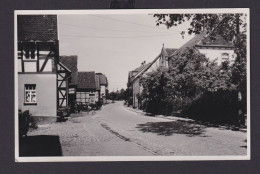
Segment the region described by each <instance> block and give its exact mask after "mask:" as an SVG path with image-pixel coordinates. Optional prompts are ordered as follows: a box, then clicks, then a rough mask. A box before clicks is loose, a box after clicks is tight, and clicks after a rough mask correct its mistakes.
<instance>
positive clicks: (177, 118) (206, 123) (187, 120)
mask: <svg viewBox="0 0 260 174" xmlns="http://www.w3.org/2000/svg"><path fill="white" fill-rule="evenodd" d="M123 107H124V108H126V109H128V110H129V111H132V112H135V113H137V114H140V115H142V116H152V117H156V118H164V119H168V120H173V121H185V122H190V123H195V124H199V125H206V126H208V127H217V128H220V129H227V130H235V129H236V127H235V126H232V125H228V124H226V125H220V124H213V123H209V122H203V121H197V120H194V119H190V118H182V117H176V116H172V115H171V116H168V115H154V114H151V113H147V112H144V111H142V110H140V109H138V108H135V109H134V108H132V107H131V106H129V107H127V106H126V105H123ZM235 131H240V132H247V128H239V129H238V130H235Z"/></svg>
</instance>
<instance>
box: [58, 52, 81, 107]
mask: <svg viewBox="0 0 260 174" xmlns="http://www.w3.org/2000/svg"><path fill="white" fill-rule="evenodd" d="M60 62H61V63H62V64H63V65H65V66H66V67H67V68H68V69H69V70H70V71H71V77H70V78H69V86H68V88H69V93H68V104H69V105H70V106H71V105H73V104H74V103H76V88H77V83H78V56H76V55H72V56H60Z"/></svg>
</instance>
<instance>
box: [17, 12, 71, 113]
mask: <svg viewBox="0 0 260 174" xmlns="http://www.w3.org/2000/svg"><path fill="white" fill-rule="evenodd" d="M17 22H18V28H17V32H18V43H17V45H18V46H17V48H18V50H17V52H18V56H17V57H18V60H17V66H18V107H19V109H21V110H22V111H24V110H29V111H30V113H31V114H32V116H52V117H56V116H57V110H58V109H59V108H62V107H67V106H68V100H67V99H68V79H69V77H70V75H71V72H70V70H69V69H68V68H67V67H66V66H64V65H63V64H62V63H60V62H59V41H58V33H57V32H58V31H57V16H56V15H18V16H17Z"/></svg>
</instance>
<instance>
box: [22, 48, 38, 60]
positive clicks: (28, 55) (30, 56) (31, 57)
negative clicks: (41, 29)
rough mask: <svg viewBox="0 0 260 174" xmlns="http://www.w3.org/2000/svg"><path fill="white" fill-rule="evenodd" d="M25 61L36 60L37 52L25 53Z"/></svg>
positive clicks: (27, 51)
mask: <svg viewBox="0 0 260 174" xmlns="http://www.w3.org/2000/svg"><path fill="white" fill-rule="evenodd" d="M23 54H24V59H25V60H35V58H36V56H35V50H25V51H24V52H23Z"/></svg>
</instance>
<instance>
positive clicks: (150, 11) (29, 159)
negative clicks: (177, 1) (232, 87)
mask: <svg viewBox="0 0 260 174" xmlns="http://www.w3.org/2000/svg"><path fill="white" fill-rule="evenodd" d="M155 13H161V14H162V13H165V14H169V13H172V14H177V13H211V14H212V13H245V14H247V23H248V29H247V155H245V156H84V157H82V156H75V157H71V156H63V157H19V145H18V143H19V142H18V117H17V115H18V71H17V44H16V43H17V15H22V14H23V15H26V14H35V15H37V14H55V15H79V14H155ZM249 15H250V13H249V8H221V9H218V8H212V9H165V10H161V9H140V10H139V9H131V10H15V12H14V39H15V40H14V50H15V56H14V58H15V59H14V62H15V66H14V67H15V69H14V80H15V91H14V94H15V97H14V99H15V103H14V104H15V112H14V113H15V161H16V162H78V161H90V162H91V161H92V162H93V161H96V162H98V161H207V160H210V161H212V160H250V159H251V137H250V134H251V119H250V117H251V112H250V109H251V108H250V31H249V30H250V20H249V19H250V18H249Z"/></svg>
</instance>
